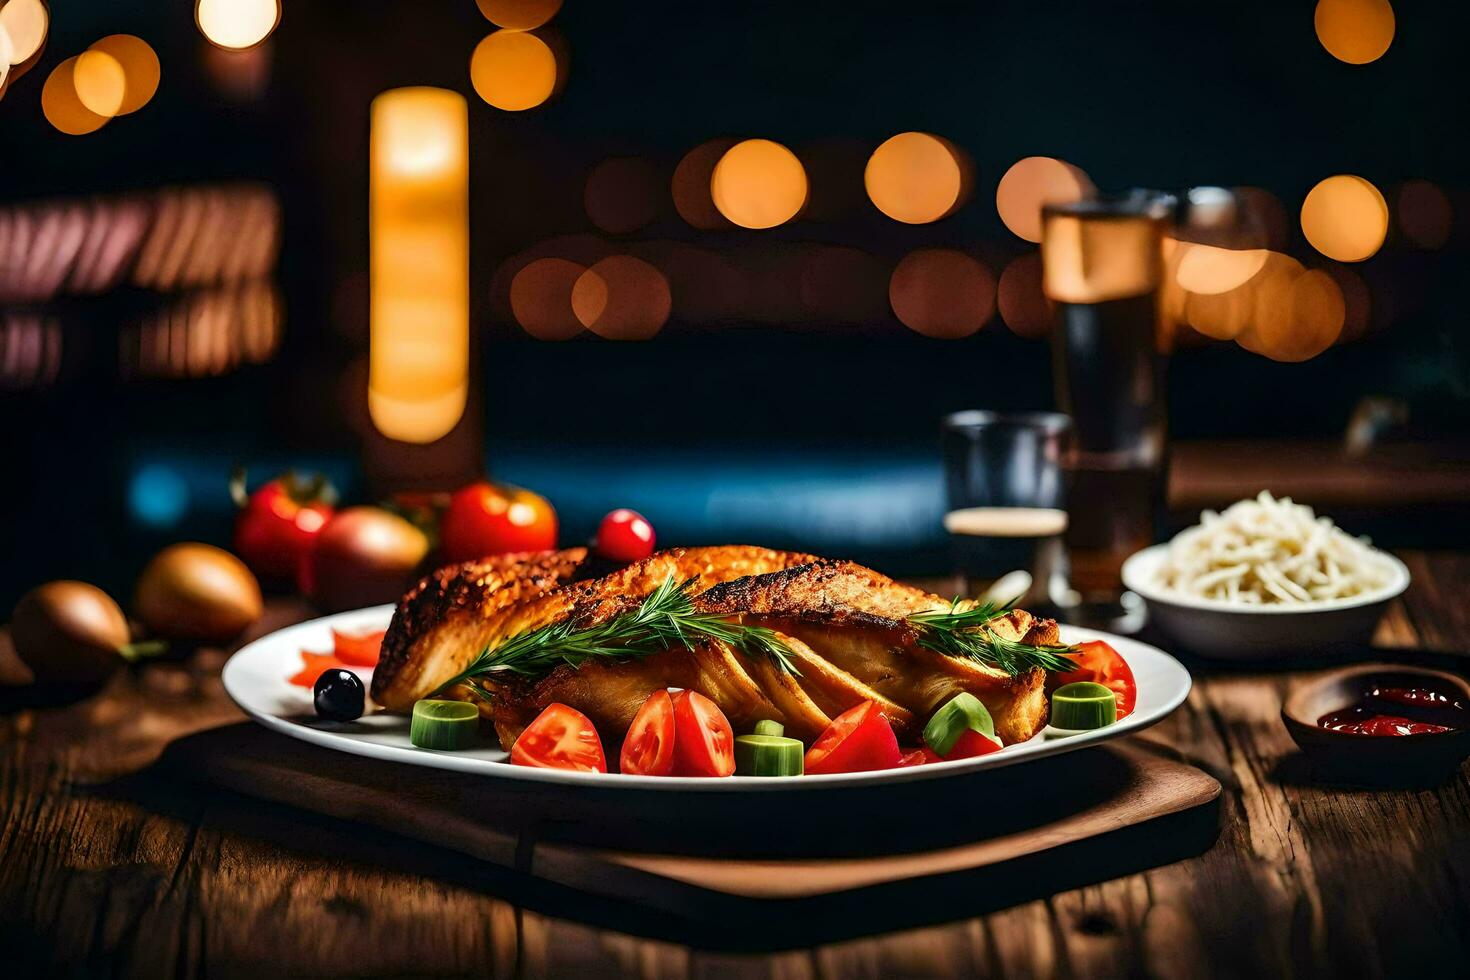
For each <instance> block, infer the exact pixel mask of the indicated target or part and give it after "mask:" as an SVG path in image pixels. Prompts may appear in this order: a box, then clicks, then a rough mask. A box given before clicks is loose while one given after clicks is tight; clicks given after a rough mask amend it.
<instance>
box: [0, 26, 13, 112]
mask: <svg viewBox="0 0 1470 980" xmlns="http://www.w3.org/2000/svg"><path fill="white" fill-rule="evenodd" d="M14 51H15V45H13V44H11V43H10V32H9V31H8V30H6V28H5V25H4V24H0V95H4V94H5V83H6V82H8V81H9V80H10V61H11V55H12V52H14Z"/></svg>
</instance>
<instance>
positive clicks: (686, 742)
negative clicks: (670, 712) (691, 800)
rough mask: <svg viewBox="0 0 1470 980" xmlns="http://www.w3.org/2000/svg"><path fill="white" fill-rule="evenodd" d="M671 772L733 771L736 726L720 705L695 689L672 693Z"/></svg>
mask: <svg viewBox="0 0 1470 980" xmlns="http://www.w3.org/2000/svg"><path fill="white" fill-rule="evenodd" d="M673 702H674V775H676V776H732V775H734V774H735V730H734V729H732V728H731V727H730V721H729V719H727V718H726V717H725V713H724V712H723V711H721V710H720V706H719V705H717V704H715V703H714V702H713V701H711V700H710V699H709V698H707V697H705V696H704V695H703V694H700V693H699V692H698V691H680V692H679V693H678V694H675V695H674V698H673Z"/></svg>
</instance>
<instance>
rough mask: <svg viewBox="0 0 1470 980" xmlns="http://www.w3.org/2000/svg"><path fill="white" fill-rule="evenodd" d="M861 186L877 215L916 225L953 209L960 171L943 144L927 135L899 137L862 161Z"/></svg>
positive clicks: (957, 198) (960, 182)
mask: <svg viewBox="0 0 1470 980" xmlns="http://www.w3.org/2000/svg"><path fill="white" fill-rule="evenodd" d="M863 185H864V186H865V187H866V188H867V191H868V198H869V199H870V200H871V201H872V202H873V204H874V206H875V207H877V208H878V210H879V211H882V212H883V213H884V214H886V215H888V217H890V218H892V219H893V220H894V221H902V222H903V223H904V224H909V225H922V224H927V223H929V222H931V221H938V220H939V219H940V218H943V217H945V216H946V215H948V214H950V213H951V212H953V211H954V209H955V208H956V207H957V206H958V205H959V202H960V194H961V191H962V190H963V185H964V171H963V168H962V167H961V166H960V158H959V154H958V153H957V152H956V151H955V150H954V149H953V147H951V146H950V145H949V143H948V142H947V141H945V140H943V139H940V138H939V137H938V136H931V135H930V134H928V133H899V134H898V135H897V136H894V137H891V138H889V139H888V140H886V141H885V142H884V143H883V144H882V145H881V146H879V147H878V148H877V149H876V150H874V151H873V155H872V156H871V157H869V158H868V166H867V168H866V169H865V170H864V171H863Z"/></svg>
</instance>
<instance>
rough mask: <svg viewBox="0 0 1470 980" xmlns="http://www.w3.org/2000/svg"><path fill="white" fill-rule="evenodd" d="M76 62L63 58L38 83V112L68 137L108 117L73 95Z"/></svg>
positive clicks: (87, 130) (95, 126) (93, 128)
mask: <svg viewBox="0 0 1470 980" xmlns="http://www.w3.org/2000/svg"><path fill="white" fill-rule="evenodd" d="M76 64H77V58H76V57H71V58H67V59H66V60H65V61H63V62H61V63H60V64H59V65H57V66H56V67H55V68H53V69H52V70H51V74H50V75H49V76H47V78H46V84H45V85H43V86H41V111H42V112H44V113H45V114H46V121H47V122H49V123H51V125H53V126H55V127H56V128H57V129H59V130H60V131H61V132H63V133H66V134H67V135H68V136H82V135H85V134H87V133H92V132H96V131H97V130H99V129H101V128H102V127H103V126H105V125H107V118H108V117H107V116H103V115H99V114H97V113H95V112H93V111H92V110H91V109H88V108H87V107H86V106H85V105H83V104H82V100H81V99H80V98H78V97H77V86H76V82H75V80H74V79H75V69H76Z"/></svg>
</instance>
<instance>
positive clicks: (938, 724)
mask: <svg viewBox="0 0 1470 980" xmlns="http://www.w3.org/2000/svg"><path fill="white" fill-rule="evenodd" d="M967 731H977V732H979V733H980V734H982V735H989V736H990V737H991V738H995V722H994V721H992V720H991V718H990V712H989V711H987V710H986V709H985V705H983V704H981V703H980V699H979V698H977V697H975V695H973V694H970V693H968V692H961V693H959V694H956V695H955V696H954V697H952V698H950V699H949V700H948V701H947V702H945V704H944V706H943V707H941V708H940V709H939V710H938V711H936V712H934V717H933V718H930V719H929V724H927V725H925V726H924V741H925V742H926V743H928V745H929V748H931V749H933V750H934V751H935V752H937V753H938V754H939V755H940V756H941V757H942V756H946V755H948V754H949V750H950V749H952V748H954V743H955V742H958V741H959V739H960V736H961V735H963V734H964V733H965V732H967Z"/></svg>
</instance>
